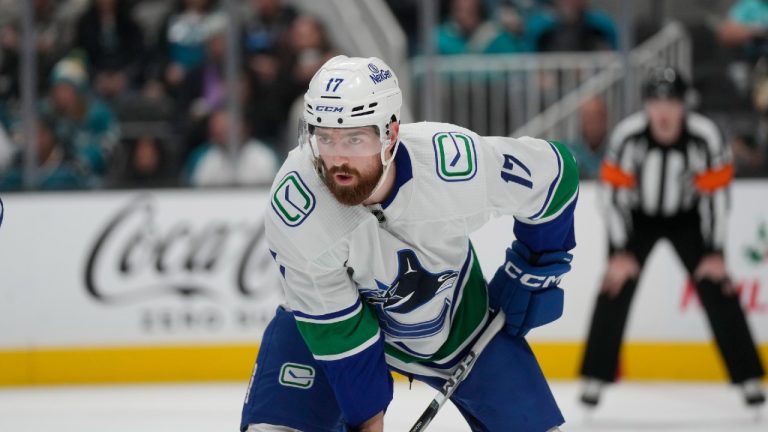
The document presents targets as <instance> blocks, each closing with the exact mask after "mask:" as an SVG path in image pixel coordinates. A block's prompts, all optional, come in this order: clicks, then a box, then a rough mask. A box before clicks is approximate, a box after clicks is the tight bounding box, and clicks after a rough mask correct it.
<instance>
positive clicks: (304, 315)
mask: <svg viewBox="0 0 768 432" xmlns="http://www.w3.org/2000/svg"><path fill="white" fill-rule="evenodd" d="M270 225H271V224H270V220H269V218H268V219H267V239H268V241H269V244H270V252H271V254H272V256H273V258H274V259H275V262H276V264H277V265H278V266H279V269H280V273H281V274H282V276H283V277H282V285H283V288H284V290H285V295H286V301H287V303H288V305H289V306H290V308H291V309H292V310H293V314H294V317H295V318H296V324H297V327H298V329H299V333H301V335H302V337H303V339H304V341H305V342H306V344H307V347H308V348H309V350H310V352H311V353H312V356H313V357H314V358H315V360H316V361H317V362H318V364H319V365H320V366H321V367H322V368H323V371H324V372H325V374H326V376H327V377H328V380H329V383H330V385H331V387H332V388H333V391H334V394H335V396H336V401H337V402H338V404H339V407H340V409H341V411H342V415H343V417H344V420H345V422H346V423H347V424H348V425H350V426H355V427H356V426H358V425H360V424H361V423H363V422H365V421H366V420H368V419H369V418H371V417H373V416H374V415H375V414H377V413H378V412H379V411H382V410H384V409H386V407H387V405H389V402H390V401H391V400H392V392H393V387H392V377H391V375H390V374H389V371H388V369H387V366H386V363H385V359H384V339H383V337H382V335H381V332H380V330H379V325H378V320H377V318H376V315H375V313H374V312H373V311H371V310H370V309H369V307H368V306H367V305H366V304H365V303H364V302H362V301H361V299H360V296H359V294H358V291H357V288H356V287H355V285H354V283H353V282H352V280H351V278H350V277H349V276H348V275H347V273H346V271H345V267H344V266H343V263H339V264H338V265H335V261H334V257H333V256H332V255H333V253H332V252H329V254H330V255H331V256H330V257H329V256H324V257H320V258H319V259H314V260H309V259H306V258H307V257H304V256H302V254H301V253H300V251H299V250H297V248H295V247H294V245H293V244H291V236H290V235H285V233H284V232H283V228H282V227H275V226H274V225H273V226H272V227H271V228H270Z"/></svg>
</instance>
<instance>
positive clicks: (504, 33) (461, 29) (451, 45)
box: [436, 0, 527, 54]
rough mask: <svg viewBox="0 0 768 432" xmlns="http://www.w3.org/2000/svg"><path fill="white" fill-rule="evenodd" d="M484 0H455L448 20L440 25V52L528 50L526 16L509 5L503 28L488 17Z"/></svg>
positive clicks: (505, 13)
mask: <svg viewBox="0 0 768 432" xmlns="http://www.w3.org/2000/svg"><path fill="white" fill-rule="evenodd" d="M486 16H487V13H486V11H485V8H484V6H483V3H482V0H452V1H451V4H450V12H449V17H448V20H447V21H446V22H445V23H443V24H442V25H441V26H440V27H438V29H437V35H436V41H437V51H438V53H439V54H471V53H510V52H520V51H527V47H526V45H525V43H524V39H523V38H522V36H521V34H522V20H521V19H520V16H519V15H517V14H516V10H515V9H512V8H509V7H507V8H505V9H504V14H502V15H501V16H502V17H503V20H502V21H501V23H502V24H503V25H504V27H502V28H500V27H499V26H498V25H497V24H496V23H493V22H491V21H488V20H487V19H486Z"/></svg>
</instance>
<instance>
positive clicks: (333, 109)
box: [315, 105, 344, 113]
mask: <svg viewBox="0 0 768 432" xmlns="http://www.w3.org/2000/svg"><path fill="white" fill-rule="evenodd" d="M315 111H322V112H337V113H340V112H343V111H344V107H335V106H328V105H318V106H316V107H315Z"/></svg>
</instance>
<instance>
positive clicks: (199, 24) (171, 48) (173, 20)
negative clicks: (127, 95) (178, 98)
mask: <svg viewBox="0 0 768 432" xmlns="http://www.w3.org/2000/svg"><path fill="white" fill-rule="evenodd" d="M215 6H216V0H177V2H176V8H175V11H174V12H172V13H171V14H170V15H169V16H168V18H167V19H166V21H165V24H164V25H163V29H162V30H161V31H160V35H159V40H158V42H157V46H156V47H155V60H154V66H155V68H159V70H156V71H154V72H150V75H152V78H151V79H150V80H149V82H148V83H147V87H146V88H145V93H146V94H148V95H150V96H157V95H159V94H163V93H167V94H170V95H172V96H175V94H176V91H177V90H178V87H179V86H180V85H181V84H182V83H183V82H184V79H185V77H186V76H187V74H188V73H189V71H190V70H192V69H194V68H196V67H197V66H199V65H200V64H201V63H202V62H203V60H204V58H205V40H206V39H207V37H208V26H209V21H210V19H211V17H213V16H215V13H214V12H213V10H214V7H215Z"/></svg>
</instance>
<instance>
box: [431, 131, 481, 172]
mask: <svg viewBox="0 0 768 432" xmlns="http://www.w3.org/2000/svg"><path fill="white" fill-rule="evenodd" d="M432 146H433V147H434V148H435V170H436V171H437V175H438V177H440V178H441V179H443V180H445V181H449V182H456V181H467V180H470V179H472V178H473V177H474V176H475V174H477V151H476V149H475V141H474V140H473V139H472V137H471V136H469V135H467V134H465V133H462V132H438V133H436V134H435V135H434V136H433V137H432Z"/></svg>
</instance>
